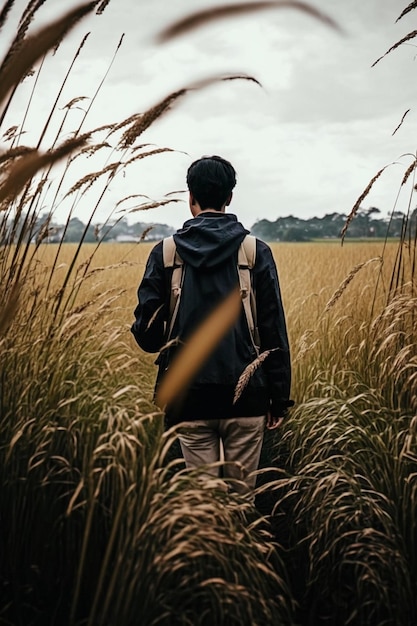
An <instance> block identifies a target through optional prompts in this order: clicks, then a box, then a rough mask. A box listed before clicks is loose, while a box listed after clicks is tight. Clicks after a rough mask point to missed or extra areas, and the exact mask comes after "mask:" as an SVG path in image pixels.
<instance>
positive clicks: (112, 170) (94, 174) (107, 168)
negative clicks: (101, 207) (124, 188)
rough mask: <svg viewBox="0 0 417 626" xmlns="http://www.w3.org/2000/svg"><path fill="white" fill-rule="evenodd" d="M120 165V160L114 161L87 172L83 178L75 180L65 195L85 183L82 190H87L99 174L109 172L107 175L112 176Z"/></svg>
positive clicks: (73, 191) (78, 188)
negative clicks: (89, 172) (98, 169)
mask: <svg viewBox="0 0 417 626" xmlns="http://www.w3.org/2000/svg"><path fill="white" fill-rule="evenodd" d="M120 165H122V162H121V161H116V163H109V165H106V166H105V167H103V169H101V170H100V171H99V172H92V173H91V174H87V175H86V176H83V178H80V180H77V182H76V183H75V184H74V185H73V186H72V187H71V189H70V190H69V191H68V192H67V193H66V194H65V197H68V196H70V195H71V194H73V193H75V192H76V191H79V190H80V189H81V187H84V185H85V189H84V192H85V191H87V189H89V188H90V187H92V186H93V185H94V183H95V182H96V181H97V180H98V179H99V178H100V177H101V176H104V174H109V176H114V175H115V173H116V171H117V168H118V167H119V166H120Z"/></svg>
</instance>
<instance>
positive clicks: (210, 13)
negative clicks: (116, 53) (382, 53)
mask: <svg viewBox="0 0 417 626" xmlns="http://www.w3.org/2000/svg"><path fill="white" fill-rule="evenodd" d="M274 8H276V9H297V10H299V11H303V12H304V13H307V14H308V15H310V16H312V17H314V18H316V19H318V20H320V21H321V22H324V23H325V24H326V25H327V26H330V27H332V28H335V29H337V30H340V27H339V25H338V24H337V23H336V22H335V21H334V20H333V19H332V18H331V17H329V16H328V15H326V14H325V13H323V12H321V11H319V10H318V9H315V8H314V7H312V6H311V5H310V4H307V3H306V2H297V1H296V0H287V1H285V0H275V2H274V1H273V0H271V1H269V2H241V3H238V4H224V5H221V6H217V7H215V8H209V9H203V10H201V11H196V12H195V13H192V14H191V15H187V16H186V17H185V18H183V19H181V20H179V21H177V22H174V24H171V25H170V26H168V27H167V28H165V29H164V30H163V31H161V32H160V33H159V35H158V41H160V42H166V41H169V40H170V39H172V38H174V37H178V36H180V35H183V34H185V33H187V32H189V31H191V30H194V29H196V28H199V27H200V26H203V25H204V24H207V23H208V22H212V21H214V20H219V19H225V18H233V17H236V16H237V15H244V14H248V13H252V12H255V11H260V10H263V9H274Z"/></svg>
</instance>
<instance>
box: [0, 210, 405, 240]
mask: <svg viewBox="0 0 417 626" xmlns="http://www.w3.org/2000/svg"><path fill="white" fill-rule="evenodd" d="M346 220H347V216H346V215H344V214H342V213H328V214H326V215H324V216H323V217H312V218H308V219H302V218H300V217H295V216H294V215H288V216H286V217H278V218H277V219H276V220H274V221H271V220H268V219H261V220H257V221H256V222H255V223H254V224H253V225H252V227H251V229H250V230H251V233H252V234H253V235H255V236H257V237H259V238H260V239H263V240H265V241H269V242H273V241H313V240H315V239H337V238H339V237H340V234H341V231H342V229H343V227H344V226H345V224H346ZM416 225H417V209H414V211H413V212H412V213H411V215H405V214H404V213H402V212H401V211H395V212H393V213H392V214H391V215H389V216H388V217H385V218H383V217H381V211H380V210H379V209H378V208H376V207H371V208H368V209H362V208H361V209H359V210H358V212H357V214H356V215H355V217H354V218H353V220H352V221H351V222H350V224H349V228H348V229H347V232H346V238H359V239H360V238H381V237H382V238H385V237H400V236H404V235H407V232H415V228H416ZM0 229H1V231H2V233H3V235H6V236H3V240H4V241H7V240H8V241H17V240H19V237H22V233H23V232H25V234H24V237H26V238H29V239H30V240H31V241H33V242H35V243H41V242H46V243H58V242H60V241H63V242H66V243H76V242H79V241H85V242H86V243H92V242H97V241H103V242H129V241H130V242H134V241H136V242H140V241H145V240H146V241H160V240H161V239H163V238H164V237H168V236H169V235H172V234H173V233H174V232H175V228H173V227H172V226H169V225H167V224H157V223H155V224H149V223H146V222H135V223H133V224H130V223H129V222H128V220H127V218H126V217H123V218H121V219H118V220H115V221H107V222H105V223H104V224H99V223H95V224H93V223H87V224H85V223H84V222H83V221H82V220H81V219H80V218H78V217H72V218H70V219H68V220H67V222H66V223H65V224H59V223H58V222H56V221H54V220H53V219H52V217H51V215H48V214H44V215H40V216H38V217H37V218H36V220H35V221H34V222H33V223H32V224H31V228H30V229H27V224H26V218H25V215H24V214H22V215H21V217H20V219H19V220H17V221H16V220H15V221H13V226H12V223H10V224H9V223H8V222H7V218H6V217H3V220H1V219H0Z"/></svg>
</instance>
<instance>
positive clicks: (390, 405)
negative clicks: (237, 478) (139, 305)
mask: <svg viewBox="0 0 417 626" xmlns="http://www.w3.org/2000/svg"><path fill="white" fill-rule="evenodd" d="M398 245H399V244H398V243H396V244H394V243H391V244H389V245H388V246H387V247H386V248H385V249H383V244H382V243H375V244H370V243H366V244H360V243H354V244H353V243H351V244H345V245H344V246H343V247H341V246H340V244H339V245H335V244H324V243H323V244H320V245H317V244H273V245H272V248H273V253H274V256H275V258H276V261H277V265H278V268H279V273H280V280H281V288H282V297H283V300H284V303H285V307H286V312H287V322H288V329H289V335H290V342H291V349H292V355H293V365H294V381H293V390H292V397H293V398H294V399H295V401H296V406H295V408H294V409H293V411H292V413H291V415H290V418H289V419H288V421H287V422H286V424H285V425H284V427H283V428H282V430H281V431H280V433H278V434H274V435H269V436H268V437H267V439H266V442H265V447H264V452H263V459H262V466H263V468H265V469H264V470H263V472H262V474H261V476H260V481H259V482H260V486H259V494H258V500H257V502H258V506H259V507H260V511H262V512H263V514H266V515H267V516H268V518H269V527H268V528H269V529H267V527H262V526H261V527H260V526H259V523H260V521H261V520H262V516H259V513H257V514H256V513H255V511H253V512H252V513H250V515H251V516H253V515H255V518H254V519H255V521H254V522H251V523H249V525H247V522H245V519H246V518H247V515H248V514H249V510H248V508H247V507H248V505H247V504H245V503H244V502H240V501H239V500H238V499H237V498H236V496H224V494H222V492H221V491H217V490H216V489H214V491H213V492H212V493H211V494H209V493H208V492H206V491H204V490H202V489H201V488H200V487H198V485H197V484H196V483H195V482H193V480H194V479H193V477H192V476H191V477H190V476H187V475H186V474H183V473H182V472H180V473H179V474H178V473H176V471H175V467H176V468H177V470H179V469H180V468H181V465H178V464H177V462H176V461H175V458H176V454H177V453H178V449H177V448H176V447H175V446H172V443H173V441H174V440H173V436H172V435H171V434H170V433H167V434H164V432H163V424H162V417H161V415H160V414H159V413H158V412H157V410H156V408H155V407H153V405H152V403H151V398H152V390H153V382H154V376H155V366H154V365H153V360H154V356H153V355H146V354H144V353H143V352H141V351H140V350H139V348H138V347H137V346H136V344H135V343H134V340H133V337H132V336H131V334H130V330H129V328H130V325H131V322H132V319H133V317H132V312H133V308H134V306H135V304H136V288H137V285H138V283H139V281H140V279H141V276H142V274H143V271H144V265H145V263H146V259H147V256H148V254H149V251H150V249H151V244H147V243H141V244H136V245H130V244H103V245H101V246H98V247H97V246H94V245H92V244H88V245H83V246H82V248H81V251H80V252H79V254H78V257H77V260H76V263H75V265H74V268H73V271H72V274H71V278H70V279H69V280H66V278H65V277H66V276H67V272H68V267H69V266H70V265H71V263H72V262H73V260H74V256H75V254H76V246H74V245H70V244H68V245H64V246H63V247H62V248H61V249H60V250H59V256H58V257H57V256H56V255H57V253H58V247H57V246H56V245H47V244H43V245H40V246H38V247H37V248H36V249H35V246H33V245H32V246H31V249H30V253H31V254H32V253H33V254H34V256H33V260H32V263H31V266H32V267H33V268H35V270H36V271H34V272H33V274H32V273H31V272H29V274H28V275H27V276H32V277H33V281H31V282H30V287H29V289H27V286H25V289H24V290H23V293H24V294H25V297H24V298H22V297H21V300H20V306H19V308H18V309H17V310H16V312H15V319H14V320H13V321H12V322H11V324H10V326H8V329H7V333H6V336H5V337H4V339H3V341H2V367H1V384H2V393H1V418H2V419H1V423H0V434H1V441H2V447H1V451H2V466H1V468H2V470H1V471H2V474H1V479H2V484H3V489H2V496H3V501H4V502H5V503H6V504H7V503H9V506H8V507H7V510H8V514H7V515H6V514H5V513H3V515H2V525H3V528H4V530H5V533H4V534H3V539H4V538H5V537H8V538H9V541H7V542H4V541H3V545H2V553H3V555H4V556H5V559H4V561H3V571H2V580H3V582H4V585H5V588H6V589H8V590H9V591H10V595H9V596H8V597H9V604H7V603H6V605H3V607H2V610H3V613H4V615H5V619H8V620H11V621H12V623H22V624H23V623H26V621H25V620H33V623H53V622H51V621H50V620H51V619H53V618H52V617H51V614H50V611H53V612H57V613H58V614H59V615H60V616H61V617H60V619H64V618H63V617H62V615H67V614H68V615H70V621H69V622H68V623H71V624H72V623H74V624H75V623H81V622H82V620H83V619H87V617H86V616H88V620H89V621H88V623H91V624H94V623H97V622H96V620H99V621H98V623H112V622H111V620H112V619H116V617H115V616H116V615H117V620H118V621H117V623H120V624H122V623H126V624H128V623H130V619H131V616H132V614H133V613H135V612H136V613H138V614H140V615H142V616H143V620H145V621H144V623H149V624H151V623H158V624H159V623H161V624H162V623H172V622H170V621H169V620H171V619H172V614H173V613H174V612H175V611H178V610H180V611H181V610H184V611H188V612H189V614H190V616H191V615H192V616H193V617H190V619H192V620H194V622H193V623H201V624H205V623H209V622H208V621H207V622H206V621H205V620H204V619H203V618H202V619H201V621H198V619H199V618H197V616H196V614H195V613H194V611H195V610H196V608H197V604H195V603H194V602H193V603H192V604H191V606H190V607H189V608H188V609H180V608H179V607H177V605H176V601H177V598H176V597H174V596H171V595H169V594H171V593H172V588H174V587H175V586H177V585H180V587H181V585H184V586H185V587H184V592H185V588H186V587H187V586H188V585H191V586H195V589H196V594H197V596H198V597H200V596H199V594H200V595H201V598H200V600H199V602H203V603H206V606H207V607H208V608H207V611H208V614H210V615H211V614H212V613H213V611H218V612H219V616H220V617H219V619H218V623H225V624H226V623H227V624H229V623H235V622H233V621H230V620H231V619H232V618H231V615H230V613H229V612H228V610H227V609H226V608H225V607H226V604H225V603H226V602H230V603H231V604H230V606H233V607H235V604H236V602H241V601H242V594H243V597H245V594H246V593H249V591H248V590H249V588H251V585H252V575H253V572H254V571H257V568H258V566H260V564H261V563H263V565H262V568H264V567H266V570H264V569H262V570H260V572H259V589H262V590H263V591H262V598H263V600H262V602H260V603H257V608H256V610H255V609H254V606H253V597H252V596H251V595H249V596H248V597H247V604H246V608H245V609H244V612H243V613H242V614H240V615H239V616H238V617H237V618H236V624H237V623H247V624H252V623H260V624H264V623H265V624H272V623H276V622H275V618H273V617H271V616H272V615H280V616H281V617H280V620H281V621H279V622H278V623H281V622H282V623H287V624H296V623H305V624H310V623H325V622H326V621H327V620H330V621H332V620H333V623H340V624H345V623H346V624H348V623H349V624H350V623H353V624H383V623H384V624H385V623H387V624H409V623H412V622H410V621H409V619H410V615H411V616H414V615H415V610H416V607H415V585H414V582H413V581H414V572H415V567H416V563H415V559H414V556H413V555H414V548H415V533H414V529H415V504H416V502H415V495H414V494H415V489H416V483H415V478H414V477H415V475H416V473H415V465H416V456H415V454H416V443H417V442H416V422H415V419H413V411H414V406H415V392H414V389H415V378H416V376H415V371H416V366H417V363H416V352H415V332H414V324H413V320H414V307H415V299H414V298H413V294H412V291H410V290H411V287H409V286H408V285H407V283H405V284H404V286H403V289H402V290H401V292H400V293H399V294H397V295H396V296H395V295H393V294H391V295H390V292H389V283H390V278H391V275H392V269H393V265H394V264H395V259H396V256H397V252H398ZM401 245H403V244H401ZM382 259H383V260H382ZM52 268H55V269H54V270H52ZM51 272H52V273H51ZM49 277H51V280H50V281H49ZM47 279H48V280H47ZM63 282H65V283H66V287H65V290H64V297H63V296H62V285H63ZM48 283H50V286H49V288H48V289H47V290H46V291H45V285H47V284H48ZM63 301H64V302H65V303H66V304H65V306H64V305H61V309H58V311H57V302H63ZM12 337H13V341H11V338H12ZM170 442H171V443H170ZM173 451H174V452H173ZM170 459H171V460H170ZM167 462H168V465H167ZM172 464H174V465H172ZM266 468H269V469H268V471H266ZM271 468H274V470H273V471H271ZM271 481H272V482H271ZM225 498H226V500H225ZM164 507H165V508H164ZM249 508H250V507H249ZM209 510H210V511H211V512H209V513H208V511H209ZM245 511H246V512H245ZM177 516H178V517H177ZM176 520H177V521H176ZM178 524H179V526H178ZM28 527H30V529H31V531H30V533H27V534H26V533H23V534H22V532H21V529H22V528H28ZM244 529H245V530H244ZM184 532H187V533H189V534H190V535H192V536H193V537H194V539H193V541H192V542H191V543H189V541H188V537H187V540H186V539H185V538H184V535H183V533H184ZM155 533H158V536H156V535H155ZM159 533H162V536H164V537H166V539H164V540H163V541H162V540H161V538H160V536H159ZM207 533H209V534H210V536H212V540H213V542H214V543H213V545H214V546H215V550H217V548H218V549H219V553H218V554H216V555H215V557H213V558H214V562H213V565H212V566H208V570H206V568H205V565H206V560H207V559H208V556H209V554H210V553H211V552H210V550H209V552H207V544H206V541H207ZM234 533H237V534H238V535H239V537H240V539H239V541H238V540H237V539H236V540H232V539H231V538H232V537H233V535H234ZM242 533H243V535H242ZM243 536H246V537H247V547H246V548H245V544H244V543H243V544H242V541H243V539H242V537H243ZM166 541H167V542H168V543H167V544H165V542H166ZM143 542H145V543H143ZM196 542H197V543H196ZM224 542H226V543H225V544H224V549H225V550H226V552H225V553H224V554H223V552H222V550H223V548H221V546H223V543H224ZM276 542H278V543H276ZM145 545H146V550H147V551H148V550H150V551H151V553H150V554H149V555H146V556H145V554H144V553H143V549H144V547H145ZM167 546H168V547H167ZM170 546H171V547H170ZM132 550H133V552H132ZM271 550H273V552H271ZM265 551H266V552H265ZM200 553H201V554H202V559H203V560H202V562H201V563H200V564H198V558H197V555H198V554H200ZM222 554H223V556H222ZM261 554H262V555H264V554H269V556H266V557H265V558H266V561H265V562H264V556H261ZM196 559H197V560H196ZM219 559H220V560H219ZM224 559H226V561H224ZM63 563H65V565H63ZM226 564H227V565H226ZM249 564H250V565H249ZM161 567H162V572H161ZM211 567H213V568H214V569H213V570H212V569H211ZM236 567H238V568H239V571H240V572H241V573H240V574H239V586H238V587H236V588H235V587H233V585H232V587H230V585H231V581H232V579H233V577H234V576H235V574H233V576H232V578H230V576H231V575H232V572H233V571H235V570H236ZM241 567H244V568H248V567H249V568H250V569H249V570H247V571H248V578H247V579H245V575H244V574H243V570H242V569H241ZM219 568H220V569H219ZM210 572H211V573H210ZM214 572H216V575H215V578H214V579H213V581H214V580H217V579H218V580H219V581H220V580H222V581H223V582H222V583H221V585H222V592H221V593H220V591H219V590H218V589H217V585H218V584H220V582H219V583H214V582H212V583H209V582H208V581H209V580H211V579H212V577H213V576H214ZM116 573H117V576H116ZM155 576H156V577H157V578H158V580H160V582H159V583H158V586H157V587H155V588H154V587H153V588H152V592H151V591H150V590H149V589H148V586H149V584H150V583H149V581H148V578H149V577H150V578H152V577H155ZM145 579H146V582H145ZM92 581H95V582H94V583H93V582H92ZM51 585H52V588H53V589H55V592H56V594H55V595H56V597H57V598H59V601H58V602H57V603H54V604H53V605H52V606H51V605H50V603H49V601H48V599H47V594H48V592H47V587H49V586H51ZM91 585H93V587H92V586H91ZM121 585H122V586H121ZM126 586H127V587H128V588H129V589H130V591H129V595H128V599H127V600H126V597H125V595H126V593H127V592H126ZM64 587H65V589H66V590H67V592H66V594H63V588H64ZM161 593H162V594H164V600H162V598H161V596H160V594H161ZM229 593H230V594H232V595H231V597H230V598H229V599H228V600H226V598H227V597H228V594H229ZM250 593H251V594H253V593H255V591H254V590H252V591H251V592H250ZM149 594H151V597H152V598H154V601H155V602H157V603H158V610H156V609H155V607H153V609H152V610H153V611H156V615H155V616H154V617H152V615H153V613H152V610H151V608H150V604H149V602H148V601H147V602H146V604H145V605H144V604H143V603H144V601H145V597H147V595H149ZM152 594H153V595H152ZM155 594H156V595H155ZM158 594H159V595H158ZM166 594H168V595H166ZM13 597H17V598H19V603H18V604H16V602H13V601H12V598H13ZM24 598H27V604H28V607H29V608H27V609H26V608H25V606H26V605H25V602H24ZM103 602H104V604H103ZM126 602H127V604H126V614H124V613H123V611H122V608H121V607H122V606H125V603H126ZM161 602H162V606H161ZM217 603H219V604H217ZM17 606H18V607H19V608H17ZM163 607H165V608H163ZM176 607H177V608H176ZM216 607H217V608H216ZM399 607H401V610H400V608H399ZM34 611H38V612H39V614H40V615H41V616H42V617H41V618H39V620H40V621H39V622H37V621H36V619H35V618H34V616H33V615H34V613H33V612H34ZM165 611H166V612H167V613H165ZM242 611H243V609H242ZM258 612H259V615H260V616H261V617H259V615H258ZM1 615H2V613H1V612H0V616H1ZM164 615H166V617H164ZM168 615H169V618H168ZM248 615H249V616H250V618H248ZM83 616H84V617H83ZM111 616H113V617H111ZM181 619H185V617H184V615H183V613H181ZM207 619H208V618H207ZM210 619H211V618H210ZM13 620H14V622H13ZM42 620H43V621H42ZM45 620H46V621H45ZM48 620H49V621H48ZM80 620H81V621H80ZM108 620H110V621H108ZM152 620H156V621H155V622H154V621H152ZM164 620H167V621H166V622H165V621H164ZM222 620H226V621H222ZM238 620H240V621H238ZM245 620H246V621H245ZM259 620H260V621H259ZM6 623H7V621H6ZM31 623H32V622H31ZM61 623H67V622H65V621H64V622H61ZM113 623H114V622H113ZM179 623H183V622H181V621H180V622H179Z"/></svg>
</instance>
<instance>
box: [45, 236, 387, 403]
mask: <svg viewBox="0 0 417 626" xmlns="http://www.w3.org/2000/svg"><path fill="white" fill-rule="evenodd" d="M153 245H154V244H153V243H140V244H128V243H123V244H118V243H115V244H112V243H106V244H102V245H101V246H98V247H97V246H96V245H95V244H83V246H82V248H81V252H80V254H79V256H78V258H77V264H76V267H75V271H74V276H75V278H74V282H75V283H77V281H79V282H80V289H79V293H78V295H77V301H76V302H75V303H74V306H75V307H77V306H80V305H82V304H83V303H89V305H90V306H89V308H92V309H94V307H95V306H97V307H98V306H100V304H101V303H103V302H106V303H107V306H105V307H104V309H103V311H102V315H101V321H102V324H103V323H107V322H110V326H109V328H110V329H111V328H112V327H113V329H114V328H117V329H119V330H120V331H121V332H122V334H125V335H126V349H127V351H128V352H129V353H130V354H133V355H136V356H137V355H138V354H139V353H140V354H141V355H142V357H143V359H144V363H147V364H149V363H152V357H149V356H148V355H144V354H143V353H141V351H140V350H139V348H138V347H137V346H136V344H135V342H134V340H133V337H131V335H130V333H129V328H130V325H131V323H132V321H133V309H134V307H135V306H136V290H137V286H138V284H139V282H140V280H141V277H142V275H143V271H144V267H145V264H146V260H147V257H148V255H149V252H150V250H151V249H152V247H153ZM398 245H399V244H398V243H397V242H391V243H387V244H385V243H384V242H381V241H376V242H366V243H361V242H349V241H348V242H345V243H344V245H343V246H342V245H341V244H340V242H339V241H329V242H320V243H272V244H271V248H272V251H273V254H274V257H275V260H276V263H277V267H278V272H279V277H280V284H281V292H282V298H283V301H284V306H285V310H286V316H287V324H288V333H289V339H290V345H291V352H292V359H293V362H294V384H293V389H294V394H295V397H297V398H300V397H304V394H305V385H306V381H305V378H306V372H305V371H304V370H305V367H307V368H308V367H310V365H311V363H312V362H314V360H318V361H323V362H326V360H327V359H328V358H329V357H328V356H327V355H326V352H327V351H329V352H331V353H332V354H331V359H332V361H333V360H337V354H335V351H336V352H340V362H342V361H343V356H344V353H345V351H346V349H347V348H348V347H349V346H348V345H346V342H347V341H352V342H353V343H354V342H355V340H356V339H357V333H358V332H359V328H360V327H361V325H362V324H363V323H369V322H370V321H371V317H372V316H374V315H376V314H377V313H379V312H380V310H381V308H383V307H384V306H385V303H386V299H387V295H388V286H389V282H390V278H391V274H392V269H393V264H394V261H395V257H396V254H397V251H398ZM75 250H76V244H64V245H63V246H62V249H61V250H60V253H59V256H58V259H56V258H55V257H56V254H57V246H56V245H55V244H43V245H41V246H40V247H39V248H38V250H37V252H36V259H37V270H36V276H37V280H39V283H40V284H39V286H40V287H41V284H42V283H44V278H45V276H46V275H48V274H49V272H50V270H51V267H52V265H53V263H54V262H55V266H56V269H55V271H54V275H53V279H52V283H53V284H54V283H55V284H57V285H60V282H61V280H62V276H63V275H65V273H66V272H67V270H68V267H69V265H70V264H71V262H72V259H73V257H74V253H75ZM94 301H96V305H95V304H94ZM99 328H101V325H100V327H97V326H96V327H95V328H93V329H92V331H93V332H94V331H95V330H99ZM352 333H353V335H356V336H353V337H352V336H351V335H352ZM149 374H150V376H152V373H151V371H150V372H149ZM303 381H304V382H303Z"/></svg>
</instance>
